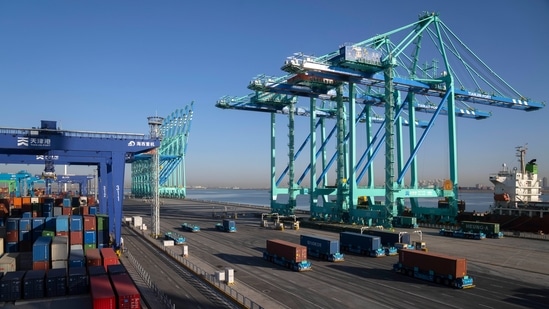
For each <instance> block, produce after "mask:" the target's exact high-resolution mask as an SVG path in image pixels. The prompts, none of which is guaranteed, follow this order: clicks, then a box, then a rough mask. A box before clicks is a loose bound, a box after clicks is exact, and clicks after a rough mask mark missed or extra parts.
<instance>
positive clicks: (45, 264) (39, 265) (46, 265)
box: [32, 261, 51, 270]
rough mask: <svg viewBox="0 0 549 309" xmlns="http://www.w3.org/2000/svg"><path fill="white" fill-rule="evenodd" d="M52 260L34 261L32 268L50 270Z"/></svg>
mask: <svg viewBox="0 0 549 309" xmlns="http://www.w3.org/2000/svg"><path fill="white" fill-rule="evenodd" d="M50 268H51V267H50V261H33V262H32V269H33V270H48V269H50Z"/></svg>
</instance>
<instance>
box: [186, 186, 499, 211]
mask: <svg viewBox="0 0 549 309" xmlns="http://www.w3.org/2000/svg"><path fill="white" fill-rule="evenodd" d="M187 198H189V199H196V200H204V201H214V202H223V203H236V204H246V205H257V206H264V207H270V203H271V194H270V193H269V190H268V189H187ZM458 198H459V199H460V200H463V201H465V210H466V211H476V212H485V211H488V210H489V209H490V206H491V205H492V204H493V201H494V193H493V192H492V191H480V190H478V191H477V190H468V191H461V192H459V196H458ZM378 200H380V201H381V202H382V203H383V201H384V199H383V198H380V199H378ZM287 201H288V196H287V195H278V202H280V203H286V202H287ZM418 202H419V205H420V206H421V207H437V204H438V198H419V199H418ZM405 206H407V207H410V202H409V201H408V200H405ZM297 209H303V210H309V196H307V195H300V196H298V197H297Z"/></svg>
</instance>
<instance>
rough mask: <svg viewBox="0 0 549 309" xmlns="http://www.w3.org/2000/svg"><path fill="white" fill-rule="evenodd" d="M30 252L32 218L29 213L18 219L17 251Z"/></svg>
mask: <svg viewBox="0 0 549 309" xmlns="http://www.w3.org/2000/svg"><path fill="white" fill-rule="evenodd" d="M31 250H32V218H31V217H30V212H26V213H23V218H21V219H19V251H20V252H29V251H31Z"/></svg>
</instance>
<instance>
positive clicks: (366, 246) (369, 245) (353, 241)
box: [339, 232, 381, 251]
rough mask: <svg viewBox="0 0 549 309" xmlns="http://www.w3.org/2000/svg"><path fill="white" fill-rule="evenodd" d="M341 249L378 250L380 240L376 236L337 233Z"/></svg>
mask: <svg viewBox="0 0 549 309" xmlns="http://www.w3.org/2000/svg"><path fill="white" fill-rule="evenodd" d="M339 242H340V244H341V247H350V248H361V249H363V250H374V251H375V250H378V249H380V248H381V240H380V238H379V237H377V236H372V235H366V234H358V233H352V232H341V233H339Z"/></svg>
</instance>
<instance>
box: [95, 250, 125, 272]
mask: <svg viewBox="0 0 549 309" xmlns="http://www.w3.org/2000/svg"><path fill="white" fill-rule="evenodd" d="M99 251H100V252H101V258H102V259H103V267H105V270H108V266H109V265H116V264H119V263H120V261H119V260H118V255H116V253H115V252H114V249H113V248H101V249H99Z"/></svg>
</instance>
